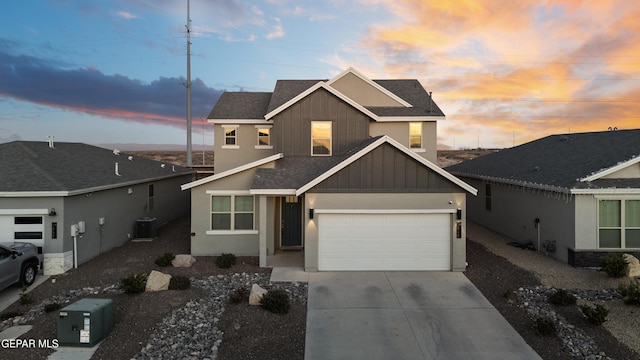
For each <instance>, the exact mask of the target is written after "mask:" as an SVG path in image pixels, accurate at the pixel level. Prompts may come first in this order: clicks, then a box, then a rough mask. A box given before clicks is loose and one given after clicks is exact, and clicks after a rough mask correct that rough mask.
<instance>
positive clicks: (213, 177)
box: [180, 154, 283, 190]
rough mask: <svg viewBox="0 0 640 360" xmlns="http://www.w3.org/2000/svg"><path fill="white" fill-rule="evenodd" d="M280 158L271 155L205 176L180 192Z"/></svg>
mask: <svg viewBox="0 0 640 360" xmlns="http://www.w3.org/2000/svg"><path fill="white" fill-rule="evenodd" d="M282 156H283V155H282V154H275V155H271V156H269V157H266V158H264V159H260V160H256V161H253V162H250V163H248V164H245V165H242V166H238V167H237V168H233V169H229V170H227V171H223V172H221V173H219V174H215V175H211V176H207V177H205V178H202V179H200V180H196V181H192V182H190V183H187V184H184V185H182V186H181V187H180V188H181V189H182V190H187V189H191V188H193V187H196V186H200V185H203V184H207V183H210V182H212V181H216V180H218V179H222V178H225V177H227V176H231V175H234V174H237V173H239V172H243V171H245V170H249V169H253V168H255V167H258V166H261V165H264V164H268V163H270V162H272V161H275V160H278V159H281V158H282Z"/></svg>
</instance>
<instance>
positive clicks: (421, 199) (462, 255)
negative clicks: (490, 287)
mask: <svg viewBox="0 0 640 360" xmlns="http://www.w3.org/2000/svg"><path fill="white" fill-rule="evenodd" d="M305 209H314V211H315V210H318V211H322V210H323V209H324V210H340V209H342V210H382V211H384V210H425V209H432V210H448V211H450V212H453V213H451V219H452V220H451V224H452V225H451V226H452V229H451V254H452V255H451V264H452V270H453V271H463V270H465V268H466V240H465V239H466V220H465V217H464V216H463V218H462V220H461V221H462V237H461V238H456V237H455V226H456V219H455V216H456V215H455V210H456V209H461V210H462V213H463V215H464V214H465V213H466V198H465V193H462V192H460V193H447V194H414V193H412V194H375V193H369V194H335V193H307V194H306V195H305ZM318 221H319V217H315V216H314V219H310V218H309V212H308V211H305V219H304V222H305V224H304V228H305V269H306V270H307V271H317V270H318V226H319V224H318Z"/></svg>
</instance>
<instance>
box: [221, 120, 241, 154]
mask: <svg viewBox="0 0 640 360" xmlns="http://www.w3.org/2000/svg"><path fill="white" fill-rule="evenodd" d="M227 129H234V130H235V132H236V134H235V135H234V136H227ZM222 130H223V134H222V148H223V149H240V145H238V133H239V132H240V125H222ZM227 138H230V139H231V138H232V139H233V145H227Z"/></svg>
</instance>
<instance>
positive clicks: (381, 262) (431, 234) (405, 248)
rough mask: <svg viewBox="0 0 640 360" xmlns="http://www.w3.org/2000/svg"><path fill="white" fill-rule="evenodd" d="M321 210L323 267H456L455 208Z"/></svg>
mask: <svg viewBox="0 0 640 360" xmlns="http://www.w3.org/2000/svg"><path fill="white" fill-rule="evenodd" d="M318 215H319V217H318V226H319V239H318V270H325V271H327V270H451V231H452V230H451V225H450V221H451V220H450V216H451V215H450V214H332V213H323V214H318Z"/></svg>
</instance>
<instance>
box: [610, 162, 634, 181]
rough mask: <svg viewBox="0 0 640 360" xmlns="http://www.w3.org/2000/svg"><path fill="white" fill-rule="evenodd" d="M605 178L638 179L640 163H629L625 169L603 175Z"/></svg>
mask: <svg viewBox="0 0 640 360" xmlns="http://www.w3.org/2000/svg"><path fill="white" fill-rule="evenodd" d="M602 178H603V179H638V178H640V163H639V164H633V165H629V166H627V167H626V168H624V169H621V170H618V171H616V172H614V173H611V174H609V175H606V176H603V177H602Z"/></svg>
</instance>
